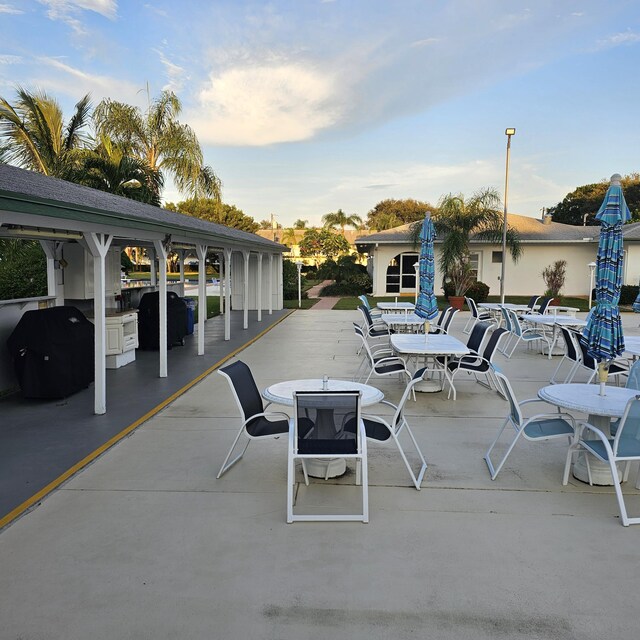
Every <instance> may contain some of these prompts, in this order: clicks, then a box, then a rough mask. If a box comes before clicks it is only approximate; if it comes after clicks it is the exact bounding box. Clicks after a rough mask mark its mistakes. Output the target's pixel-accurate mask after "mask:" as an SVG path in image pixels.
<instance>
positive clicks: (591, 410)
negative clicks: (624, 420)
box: [538, 383, 638, 485]
mask: <svg viewBox="0 0 640 640" xmlns="http://www.w3.org/2000/svg"><path fill="white" fill-rule="evenodd" d="M637 393H638V390H637V389H626V388H625V387H610V386H605V395H603V396H601V395H600V385H599V384H573V383H572V384H552V385H549V386H547V387H542V389H540V390H539V391H538V397H539V398H540V399H541V400H544V401H546V402H549V403H551V404H555V405H556V406H558V407H561V408H563V409H568V410H569V411H580V412H582V413H587V414H588V416H589V417H588V418H587V422H588V423H589V424H592V425H593V426H594V427H597V428H598V429H600V431H602V432H603V433H604V434H605V435H609V434H610V430H609V425H610V424H611V418H620V417H622V414H623V413H624V409H625V407H626V406H627V402H628V401H629V399H630V398H633V397H635V396H636V395H637ZM590 467H591V478H592V481H593V484H597V485H610V484H612V478H611V470H610V469H609V466H608V465H606V464H604V463H601V462H600V460H597V459H594V460H592V461H591V462H590ZM573 477H574V478H576V479H577V480H580V481H581V482H589V476H588V473H587V466H586V464H585V463H584V459H583V458H582V457H580V458H578V460H577V461H576V463H575V464H574V465H573Z"/></svg>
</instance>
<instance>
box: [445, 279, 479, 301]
mask: <svg viewBox="0 0 640 640" xmlns="http://www.w3.org/2000/svg"><path fill="white" fill-rule="evenodd" d="M442 290H443V291H444V296H445V298H450V297H451V296H454V295H455V287H454V284H453V282H451V281H447V282H445V283H444V284H443V285H442ZM464 295H465V296H468V297H469V298H473V299H474V300H475V301H476V302H486V300H487V298H488V297H489V285H486V284H485V283H484V282H481V281H480V280H476V281H475V282H474V283H473V284H472V285H471V286H470V287H469V289H468V290H467V292H466V293H465V294H464Z"/></svg>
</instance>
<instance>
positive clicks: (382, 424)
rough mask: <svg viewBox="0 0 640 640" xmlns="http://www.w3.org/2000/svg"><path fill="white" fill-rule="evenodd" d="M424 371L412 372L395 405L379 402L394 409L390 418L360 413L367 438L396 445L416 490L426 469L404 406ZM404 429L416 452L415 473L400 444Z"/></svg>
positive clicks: (347, 427)
mask: <svg viewBox="0 0 640 640" xmlns="http://www.w3.org/2000/svg"><path fill="white" fill-rule="evenodd" d="M425 371H426V369H425V368H422V369H419V370H418V371H416V372H415V373H414V374H413V378H412V379H411V380H410V381H409V384H407V387H406V389H405V390H404V393H403V394H402V398H400V402H398V405H397V406H396V405H394V404H392V403H391V402H389V401H388V400H383V401H382V402H381V403H380V404H386V405H388V406H390V407H392V408H393V409H395V413H394V414H393V417H392V418H391V419H390V420H386V419H385V418H383V417H381V416H374V415H371V414H363V415H362V420H363V422H364V428H365V432H366V435H367V438H369V440H374V441H376V442H380V443H388V442H393V443H394V444H395V445H396V447H397V448H398V451H399V452H400V456H401V457H402V461H403V462H404V465H405V467H407V471H408V472H409V475H410V476H411V480H412V482H413V484H414V486H415V488H416V489H418V490H420V486H421V484H422V478H423V477H424V472H425V471H426V470H427V462H426V460H425V459H424V455H422V451H421V450H420V447H419V446H418V443H417V442H416V439H415V437H414V435H413V432H412V431H411V428H410V427H409V423H408V422H407V419H406V417H405V415H404V407H405V405H406V403H407V400H408V399H409V394H411V393H413V388H414V387H415V385H416V384H418V383H419V382H422V376H423V374H424V372H425ZM353 424H354V423H353V421H352V422H351V424H348V425H347V426H346V427H345V428H346V429H353ZM404 431H406V433H407V435H408V436H409V439H410V440H411V443H412V445H413V448H414V450H415V452H416V453H417V454H418V458H419V460H420V469H419V470H418V473H417V474H416V473H414V471H413V469H412V468H411V464H410V462H409V460H408V459H407V456H406V454H405V451H404V449H403V447H402V444H401V443H400V436H401V434H402V433H403V432H404Z"/></svg>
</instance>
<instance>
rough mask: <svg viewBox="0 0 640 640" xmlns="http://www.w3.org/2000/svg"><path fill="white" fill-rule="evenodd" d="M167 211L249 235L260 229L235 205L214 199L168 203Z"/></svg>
mask: <svg viewBox="0 0 640 640" xmlns="http://www.w3.org/2000/svg"><path fill="white" fill-rule="evenodd" d="M165 209H168V210H169V211H178V212H179V213H186V214H187V215H190V216H193V217H194V218H200V219H201V220H208V221H209V222H216V223H218V224H223V225H225V226H226V227H232V228H234V229H240V230H241V231H248V232H249V233H255V232H256V231H257V230H258V229H259V228H260V225H259V224H258V223H257V222H256V221H255V220H254V219H253V218H252V217H251V216H248V215H246V214H245V213H244V212H243V211H242V210H241V209H238V208H237V207H236V206H235V205H233V204H225V203H224V202H219V201H217V200H215V199H213V198H190V199H189V200H184V201H182V202H178V204H174V203H173V202H168V203H167V204H166V205H165Z"/></svg>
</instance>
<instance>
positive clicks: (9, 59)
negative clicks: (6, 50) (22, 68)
mask: <svg viewBox="0 0 640 640" xmlns="http://www.w3.org/2000/svg"><path fill="white" fill-rule="evenodd" d="M20 62H22V57H21V56H12V55H8V54H7V55H2V54H0V64H19V63H20Z"/></svg>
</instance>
